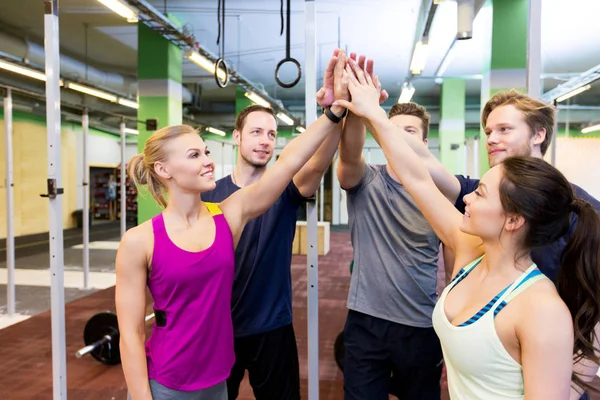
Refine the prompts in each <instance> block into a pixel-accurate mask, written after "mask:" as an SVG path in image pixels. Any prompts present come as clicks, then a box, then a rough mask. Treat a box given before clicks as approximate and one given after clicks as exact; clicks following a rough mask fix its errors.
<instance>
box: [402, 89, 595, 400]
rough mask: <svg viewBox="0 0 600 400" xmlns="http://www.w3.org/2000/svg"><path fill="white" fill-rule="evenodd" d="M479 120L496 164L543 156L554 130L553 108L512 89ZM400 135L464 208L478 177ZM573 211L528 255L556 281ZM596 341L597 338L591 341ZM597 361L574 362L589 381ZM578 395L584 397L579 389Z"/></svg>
mask: <svg viewBox="0 0 600 400" xmlns="http://www.w3.org/2000/svg"><path fill="white" fill-rule="evenodd" d="M481 120H482V125H483V128H484V132H485V134H486V137H487V139H486V149H487V153H488V158H489V163H490V167H494V166H496V165H498V164H500V163H501V162H502V161H503V160H504V159H505V158H506V157H510V156H533V157H538V158H543V156H544V154H546V151H547V150H548V148H549V147H550V142H551V140H552V135H553V131H554V120H555V109H554V107H552V106H550V105H548V104H546V103H543V102H541V101H539V100H537V99H534V98H532V97H529V96H527V95H524V94H521V93H518V92H517V91H515V90H510V91H506V92H499V93H497V94H495V95H494V96H493V97H492V98H491V99H490V100H489V101H488V102H487V103H486V105H485V107H484V109H483V112H482V116H481ZM406 141H407V142H408V143H409V144H410V145H411V147H412V148H413V150H414V151H415V152H416V153H417V154H419V155H420V156H421V157H422V158H423V159H424V161H425V163H426V164H427V167H428V169H429V172H430V174H431V177H432V178H433V180H434V181H435V183H436V185H437V186H438V188H439V189H440V190H441V191H442V192H443V193H444V195H445V196H446V197H447V198H448V199H449V200H450V201H452V202H453V203H454V204H455V206H456V208H457V209H458V210H460V211H461V212H463V213H464V211H465V204H464V202H463V198H464V196H465V195H466V194H469V193H471V192H473V191H474V190H475V188H477V186H478V184H479V180H478V179H471V178H469V177H465V176H462V175H457V176H454V175H452V174H451V173H450V172H449V171H448V170H446V168H445V167H444V166H443V165H442V164H441V163H440V162H439V161H438V160H437V159H436V158H435V157H434V156H433V155H432V154H431V153H430V152H429V150H427V148H426V147H425V146H423V145H422V143H420V142H419V141H414V140H411V137H410V136H408V135H406ZM572 186H573V190H574V192H575V196H577V197H579V198H581V199H583V200H586V201H587V202H589V203H590V204H592V206H593V207H594V208H595V209H596V211H598V212H599V213H600V202H599V201H598V200H596V199H595V198H593V197H592V196H591V195H590V194H589V193H587V192H586V191H585V190H583V189H582V188H580V187H579V186H577V185H574V184H572ZM575 224H577V217H576V216H575V215H574V214H573V215H572V217H571V229H570V231H569V232H568V233H567V234H566V235H565V236H564V237H562V238H561V239H560V240H558V241H557V242H555V243H553V244H551V245H548V246H544V247H541V248H537V249H533V250H532V252H531V258H532V260H533V262H535V263H536V264H537V266H538V267H539V269H540V271H542V272H543V273H544V274H545V275H546V276H548V278H550V279H551V280H552V281H553V282H555V283H556V279H557V276H558V271H559V268H560V261H561V256H562V253H563V251H564V249H565V246H566V244H567V241H568V239H569V236H570V234H571V233H572V232H573V230H574V227H575ZM596 345H597V344H596ZM597 370H598V366H597V365H595V364H594V363H593V362H589V361H587V360H586V361H584V362H582V363H580V364H577V365H574V371H576V372H578V373H579V375H580V377H581V378H582V380H584V381H591V380H592V378H593V377H594V376H595V375H596V371H597ZM579 392H581V390H579V391H577V390H576V389H575V388H573V389H571V395H570V400H576V399H578V398H580V395H579ZM581 398H582V399H587V398H588V397H587V394H584V396H583V397H581Z"/></svg>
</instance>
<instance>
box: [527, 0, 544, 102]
mask: <svg viewBox="0 0 600 400" xmlns="http://www.w3.org/2000/svg"><path fill="white" fill-rule="evenodd" d="M541 39H542V0H529V24H528V26H527V94H528V95H529V96H531V97H533V98H536V99H539V98H540V97H541V96H542V88H541V74H542V45H541Z"/></svg>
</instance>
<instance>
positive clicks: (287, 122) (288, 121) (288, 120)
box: [277, 112, 294, 125]
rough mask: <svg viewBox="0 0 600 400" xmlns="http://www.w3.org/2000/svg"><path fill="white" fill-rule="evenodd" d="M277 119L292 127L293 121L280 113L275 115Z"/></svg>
mask: <svg viewBox="0 0 600 400" xmlns="http://www.w3.org/2000/svg"><path fill="white" fill-rule="evenodd" d="M277 118H279V119H280V120H281V121H282V122H283V123H285V124H287V125H294V120H293V119H291V118H290V117H289V116H288V115H286V114H284V113H282V112H280V113H278V114H277Z"/></svg>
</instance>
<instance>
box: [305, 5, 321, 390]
mask: <svg viewBox="0 0 600 400" xmlns="http://www.w3.org/2000/svg"><path fill="white" fill-rule="evenodd" d="M304 6H305V24H304V26H305V29H306V30H305V37H304V45H305V56H304V64H305V68H306V72H305V74H304V79H305V85H306V86H305V89H304V94H305V96H304V98H305V102H306V103H305V110H306V126H309V125H310V124H312V123H313V122H314V121H316V120H317V100H316V94H317V32H316V31H317V29H316V2H315V1H314V0H305V2H304ZM306 224H307V237H308V250H307V253H308V254H307V258H306V263H307V265H306V267H307V271H306V273H307V281H308V282H307V283H308V284H307V293H306V294H307V302H308V304H307V319H308V321H307V323H308V399H309V400H318V399H319V250H318V240H317V238H318V227H317V207H316V203H315V201H310V200H309V201H308V202H307V203H306Z"/></svg>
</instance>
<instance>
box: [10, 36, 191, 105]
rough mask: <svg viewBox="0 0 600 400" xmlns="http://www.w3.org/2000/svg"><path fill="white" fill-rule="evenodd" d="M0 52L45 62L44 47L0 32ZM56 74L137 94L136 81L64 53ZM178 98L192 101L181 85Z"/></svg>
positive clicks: (27, 59)
mask: <svg viewBox="0 0 600 400" xmlns="http://www.w3.org/2000/svg"><path fill="white" fill-rule="evenodd" d="M0 52H3V53H6V54H7V55H9V56H12V57H14V58H16V59H18V60H21V61H26V62H28V63H31V64H37V65H38V66H40V67H42V69H43V66H44V64H45V53H44V47H42V46H40V45H38V44H36V43H33V42H31V41H29V40H27V39H24V38H17V37H15V36H12V35H9V34H7V33H5V32H1V31H0ZM60 74H61V77H63V78H69V79H73V80H77V81H80V82H82V83H83V82H87V83H89V84H91V85H92V86H96V87H99V88H101V87H103V88H106V89H111V90H112V91H115V92H119V93H124V94H127V95H130V96H131V95H133V96H134V97H135V96H137V87H138V84H137V80H135V79H132V78H128V77H125V76H123V75H120V74H115V73H112V72H105V71H102V70H99V69H98V68H95V67H92V66H89V65H86V64H84V63H83V62H81V61H78V60H75V59H73V58H70V57H68V56H65V55H64V54H61V55H60ZM182 101H183V103H191V102H192V94H191V92H190V91H189V90H188V89H187V88H185V87H182Z"/></svg>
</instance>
